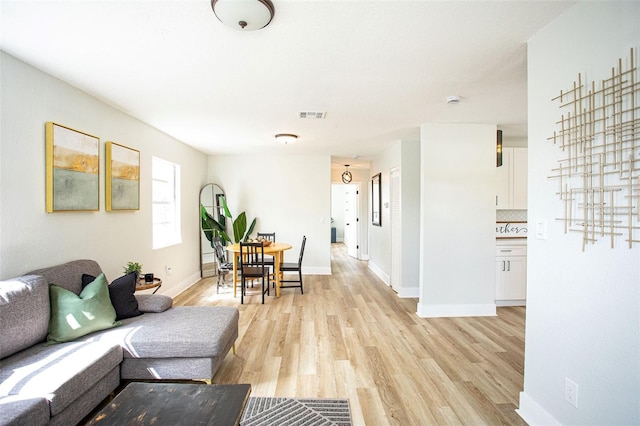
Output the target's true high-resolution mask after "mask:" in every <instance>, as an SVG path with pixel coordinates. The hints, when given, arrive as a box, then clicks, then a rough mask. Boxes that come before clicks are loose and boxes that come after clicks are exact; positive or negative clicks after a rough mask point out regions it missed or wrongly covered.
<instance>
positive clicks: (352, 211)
mask: <svg viewBox="0 0 640 426" xmlns="http://www.w3.org/2000/svg"><path fill="white" fill-rule="evenodd" d="M358 188H359V186H358V185H354V184H350V185H345V186H344V191H345V194H344V244H345V245H346V246H347V254H348V255H349V256H351V257H355V258H356V259H357V258H358V248H359V247H358V196H359V192H360V191H358Z"/></svg>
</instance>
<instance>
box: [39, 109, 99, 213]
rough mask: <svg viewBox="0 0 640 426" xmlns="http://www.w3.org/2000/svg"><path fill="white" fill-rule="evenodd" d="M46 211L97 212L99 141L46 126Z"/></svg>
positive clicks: (53, 126) (56, 126)
mask: <svg viewBox="0 0 640 426" xmlns="http://www.w3.org/2000/svg"><path fill="white" fill-rule="evenodd" d="M45 163H46V178H45V179H46V197H45V198H46V201H45V204H46V210H47V212H48V213H53V212H61V211H98V210H100V189H99V182H100V138H98V137H97V136H93V135H90V134H88V133H84V132H80V131H78V130H74V129H72V128H70V127H66V126H61V125H60V124H56V123H53V122H50V121H49V122H47V123H46V124H45Z"/></svg>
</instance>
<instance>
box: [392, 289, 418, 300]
mask: <svg viewBox="0 0 640 426" xmlns="http://www.w3.org/2000/svg"><path fill="white" fill-rule="evenodd" d="M394 290H397V292H398V297H399V298H401V299H411V298H419V297H420V287H408V288H398V289H396V288H395V287H394Z"/></svg>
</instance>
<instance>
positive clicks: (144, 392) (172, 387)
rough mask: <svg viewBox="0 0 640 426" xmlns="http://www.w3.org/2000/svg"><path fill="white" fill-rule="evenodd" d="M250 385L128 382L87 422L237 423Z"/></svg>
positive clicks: (156, 425) (142, 423) (224, 424)
mask: <svg viewBox="0 0 640 426" xmlns="http://www.w3.org/2000/svg"><path fill="white" fill-rule="evenodd" d="M250 393H251V385H249V384H239V385H206V384H185V383H163V382H160V383H144V382H132V383H129V384H128V385H127V386H126V387H125V388H124V389H123V390H122V392H120V393H119V394H118V395H116V397H115V398H114V399H113V401H111V402H110V403H109V404H108V405H107V406H106V407H104V408H103V409H102V410H100V412H99V413H98V414H96V416H95V417H94V418H93V419H92V420H91V421H90V422H89V423H88V424H89V425H154V426H159V425H171V426H175V425H179V424H184V425H195V424H199V425H216V426H227V425H238V424H240V418H241V417H242V412H243V411H244V407H245V405H246V403H247V400H248V399H249V394H250Z"/></svg>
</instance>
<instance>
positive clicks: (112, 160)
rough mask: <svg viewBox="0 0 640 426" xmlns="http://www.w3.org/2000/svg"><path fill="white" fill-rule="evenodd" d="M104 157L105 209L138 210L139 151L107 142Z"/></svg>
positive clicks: (109, 210)
mask: <svg viewBox="0 0 640 426" xmlns="http://www.w3.org/2000/svg"><path fill="white" fill-rule="evenodd" d="M106 157H107V160H106V174H107V178H106V186H107V190H106V198H107V200H106V201H107V203H106V204H107V211H108V212H111V211H117V210H140V151H138V150H135V149H131V148H127V147H126V146H123V145H119V144H117V143H115V142H107V146H106Z"/></svg>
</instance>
